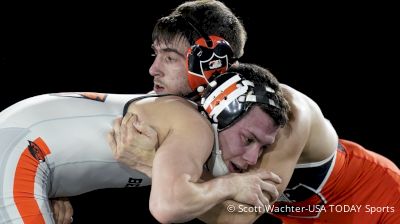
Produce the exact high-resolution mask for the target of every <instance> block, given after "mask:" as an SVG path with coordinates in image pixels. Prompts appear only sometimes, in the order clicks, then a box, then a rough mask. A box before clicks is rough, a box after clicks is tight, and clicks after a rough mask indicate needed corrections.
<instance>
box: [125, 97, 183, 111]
mask: <svg viewBox="0 0 400 224" xmlns="http://www.w3.org/2000/svg"><path fill="white" fill-rule="evenodd" d="M163 96H176V95H174V94H147V95H143V96H139V97H136V98H133V99H130V100H129V101H128V102H126V104H125V106H124V110H123V112H122V116H125V114H126V112H128V108H129V106H130V105H131V104H132V103H133V102H135V101H139V100H142V99H146V98H150V97H163Z"/></svg>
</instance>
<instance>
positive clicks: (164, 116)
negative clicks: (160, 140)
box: [128, 96, 212, 137]
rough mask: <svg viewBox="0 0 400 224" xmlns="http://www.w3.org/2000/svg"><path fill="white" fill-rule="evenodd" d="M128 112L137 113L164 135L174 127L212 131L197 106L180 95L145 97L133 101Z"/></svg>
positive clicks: (175, 128)
mask: <svg viewBox="0 0 400 224" xmlns="http://www.w3.org/2000/svg"><path fill="white" fill-rule="evenodd" d="M128 112H130V113H135V114H137V115H138V117H139V120H142V121H143V122H144V123H147V124H149V125H150V126H152V127H153V128H155V129H156V130H157V133H158V134H159V135H161V136H164V137H166V136H167V135H168V133H169V132H170V131H171V130H172V129H174V130H175V131H177V130H186V131H187V130H189V129H193V130H192V131H191V132H197V129H199V131H200V130H202V131H207V132H209V131H211V126H210V123H209V122H208V120H207V119H206V118H205V117H204V116H203V115H201V114H200V113H199V112H198V111H197V106H196V105H195V104H193V103H192V102H190V101H188V100H186V99H184V98H182V97H178V96H163V97H149V98H145V99H142V100H139V101H137V102H135V103H132V104H131V105H130V106H129V108H128ZM194 127H196V128H194ZM194 129H196V130H194ZM209 133H210V132H209ZM211 133H212V132H211Z"/></svg>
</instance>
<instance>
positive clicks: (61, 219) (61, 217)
mask: <svg viewBox="0 0 400 224" xmlns="http://www.w3.org/2000/svg"><path fill="white" fill-rule="evenodd" d="M57 204H58V206H59V209H58V215H57V224H63V223H64V214H65V207H64V204H63V202H62V201H60V199H57Z"/></svg>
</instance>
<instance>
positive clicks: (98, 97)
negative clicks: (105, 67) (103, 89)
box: [52, 92, 107, 102]
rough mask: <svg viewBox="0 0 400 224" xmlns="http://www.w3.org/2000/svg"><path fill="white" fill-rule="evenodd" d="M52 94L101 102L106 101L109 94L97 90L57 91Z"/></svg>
mask: <svg viewBox="0 0 400 224" xmlns="http://www.w3.org/2000/svg"><path fill="white" fill-rule="evenodd" d="M52 95H54V96H61V97H74V98H84V99H89V100H95V101H100V102H104V101H106V98H107V94H105V93H96V92H66V93H55V94H52Z"/></svg>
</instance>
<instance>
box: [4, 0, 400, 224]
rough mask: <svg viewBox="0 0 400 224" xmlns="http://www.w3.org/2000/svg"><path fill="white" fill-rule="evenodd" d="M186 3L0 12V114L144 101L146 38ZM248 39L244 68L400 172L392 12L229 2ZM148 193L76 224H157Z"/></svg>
mask: <svg viewBox="0 0 400 224" xmlns="http://www.w3.org/2000/svg"><path fill="white" fill-rule="evenodd" d="M181 2H183V1H176V0H174V1H160V2H154V1H144V2H141V3H140V6H139V4H137V5H135V4H132V3H129V4H124V3H103V4H100V3H94V4H92V5H89V4H86V5H83V4H81V5H69V4H67V3H63V4H62V3H57V4H53V5H38V4H39V3H35V4H32V5H18V6H4V7H2V11H3V12H2V14H1V20H2V26H1V28H0V29H1V33H2V35H1V36H2V39H3V40H2V41H1V48H0V52H1V53H0V54H1V64H0V69H1V70H0V74H1V80H2V81H1V87H2V88H0V94H1V96H2V97H1V104H0V110H2V109H4V108H6V107H7V106H9V105H11V104H13V103H15V102H17V101H19V100H22V99H24V98H27V97H30V96H34V95H37V94H42V93H49V92H64V91H95V92H109V93H145V92H147V91H149V90H151V88H152V79H151V77H150V76H149V75H148V68H149V66H150V65H151V63H152V60H153V58H152V57H151V53H152V51H151V48H150V45H151V32H152V28H153V25H154V24H155V22H156V20H157V19H158V18H160V17H161V16H165V15H167V14H169V13H170V12H171V10H172V9H173V8H174V7H176V6H177V5H178V4H180V3H181ZM225 3H226V4H227V5H228V6H229V7H230V8H231V9H232V10H233V11H234V13H235V14H236V15H238V16H239V17H240V18H241V19H242V20H243V22H244V25H245V27H246V29H247V32H248V42H247V45H246V48H245V56H244V57H243V58H242V59H241V61H243V62H252V63H256V64H259V65H262V66H264V67H267V68H269V69H270V70H271V71H272V72H273V73H274V74H275V75H276V76H277V78H278V79H279V80H280V81H281V82H282V83H285V84H288V85H290V86H292V87H294V88H296V89H298V90H300V91H301V92H303V93H305V94H306V95H308V96H310V97H311V98H312V99H314V100H315V101H316V102H317V103H318V104H319V105H320V107H321V109H322V111H323V112H324V114H325V116H326V117H327V118H328V119H329V120H330V121H331V122H332V123H333V125H334V126H335V127H336V130H337V132H338V134H339V136H340V137H341V138H345V139H349V140H353V141H356V142H358V143H360V144H362V145H364V146H365V147H366V148H368V149H370V150H373V151H375V152H378V153H380V154H383V155H385V156H386V157H388V158H390V159H391V160H392V161H394V162H395V163H396V164H397V165H400V156H399V152H400V143H399V142H398V136H397V135H398V133H399V131H398V128H399V125H400V119H399V117H398V114H399V112H400V109H398V105H397V104H398V102H399V100H398V97H399V93H398V89H399V85H398V82H397V81H396V80H397V79H398V77H397V76H398V74H399V72H398V65H399V51H398V50H399V47H398V40H399V36H398V35H397V32H398V27H399V24H398V23H397V22H396V21H398V19H399V18H397V17H398V15H396V14H395V12H394V8H395V7H394V6H390V5H383V4H381V5H374V4H372V3H371V4H367V3H362V4H359V5H348V4H335V3H331V4H330V5H329V3H325V4H324V5H322V4H313V5H311V4H310V5H306V3H304V2H302V3H301V4H299V3H295V4H288V3H287V4H281V5H276V4H272V3H268V2H263V3H261V1H251V0H250V1H225ZM148 194H149V188H147V187H146V188H141V189H118V190H99V191H96V192H93V193H88V194H85V195H82V196H79V197H74V198H72V202H73V205H74V208H75V215H74V217H75V223H88V222H95V221H97V222H108V221H111V220H114V222H121V223H122V222H126V221H127V220H129V222H132V223H134V222H135V221H136V222H139V220H141V219H143V218H144V219H145V220H147V221H146V222H153V221H154V220H153V219H151V216H150V215H149V213H148Z"/></svg>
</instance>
